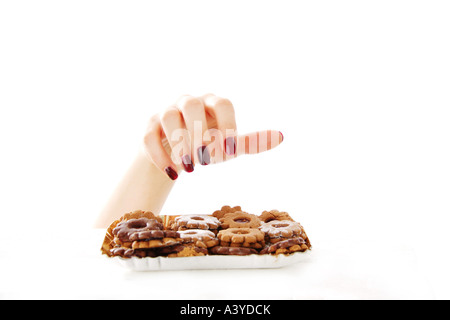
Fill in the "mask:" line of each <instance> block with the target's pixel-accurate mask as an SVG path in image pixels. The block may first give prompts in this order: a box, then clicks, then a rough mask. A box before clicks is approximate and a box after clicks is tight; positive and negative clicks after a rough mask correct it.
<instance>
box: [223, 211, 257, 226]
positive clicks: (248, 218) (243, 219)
mask: <svg viewBox="0 0 450 320" xmlns="http://www.w3.org/2000/svg"><path fill="white" fill-rule="evenodd" d="M220 222H221V224H222V225H221V227H222V229H228V228H259V226H260V225H261V221H260V220H259V218H258V217H257V216H255V215H254V214H250V213H246V212H242V211H237V212H233V213H227V214H226V215H225V216H224V217H223V218H221V219H220Z"/></svg>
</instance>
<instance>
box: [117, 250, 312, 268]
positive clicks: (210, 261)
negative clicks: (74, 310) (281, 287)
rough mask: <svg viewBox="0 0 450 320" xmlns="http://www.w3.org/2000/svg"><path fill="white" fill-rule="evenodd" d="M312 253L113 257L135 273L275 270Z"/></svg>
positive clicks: (304, 260)
mask: <svg viewBox="0 0 450 320" xmlns="http://www.w3.org/2000/svg"><path fill="white" fill-rule="evenodd" d="M309 256H310V251H307V252H297V253H293V254H291V255H288V256H286V255H284V254H280V255H268V254H266V255H255V254H253V255H249V256H222V255H208V256H201V257H183V258H168V257H156V258H137V257H132V258H129V259H124V258H121V257H113V258H108V259H113V260H115V261H117V262H118V263H119V264H121V265H122V266H124V267H126V268H128V269H131V270H134V271H163V270H201V269H275V268H281V267H284V266H288V265H291V264H294V263H298V262H306V261H307V260H308V259H309Z"/></svg>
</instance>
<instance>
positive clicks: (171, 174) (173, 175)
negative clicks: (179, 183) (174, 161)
mask: <svg viewBox="0 0 450 320" xmlns="http://www.w3.org/2000/svg"><path fill="white" fill-rule="evenodd" d="M164 171H165V172H166V173H167V175H168V176H169V178H170V179H172V180H176V179H177V178H178V174H177V172H176V171H175V170H173V169H172V168H171V167H167V168H165V169H164Z"/></svg>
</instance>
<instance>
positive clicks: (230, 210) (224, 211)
mask: <svg viewBox="0 0 450 320" xmlns="http://www.w3.org/2000/svg"><path fill="white" fill-rule="evenodd" d="M237 211H242V209H241V207H240V206H236V207H233V208H231V207H230V206H223V207H222V208H221V209H220V210H217V211H214V212H213V214H212V215H213V216H214V217H216V218H217V219H222V218H223V217H224V216H225V215H226V214H227V213H234V212H237Z"/></svg>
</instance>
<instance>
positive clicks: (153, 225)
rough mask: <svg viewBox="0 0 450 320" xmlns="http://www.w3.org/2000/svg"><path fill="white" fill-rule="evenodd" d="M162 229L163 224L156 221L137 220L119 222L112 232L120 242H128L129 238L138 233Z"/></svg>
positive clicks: (147, 219)
mask: <svg viewBox="0 0 450 320" xmlns="http://www.w3.org/2000/svg"><path fill="white" fill-rule="evenodd" d="M162 229H163V224H162V223H161V222H159V221H158V220H156V219H149V218H138V219H130V220H125V221H122V222H120V223H119V224H118V225H117V226H116V227H115V228H114V229H113V231H112V233H113V235H114V236H116V237H117V238H118V239H119V240H120V241H122V242H127V241H130V238H131V236H133V234H135V233H139V232H147V231H154V230H158V231H161V230H162Z"/></svg>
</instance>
